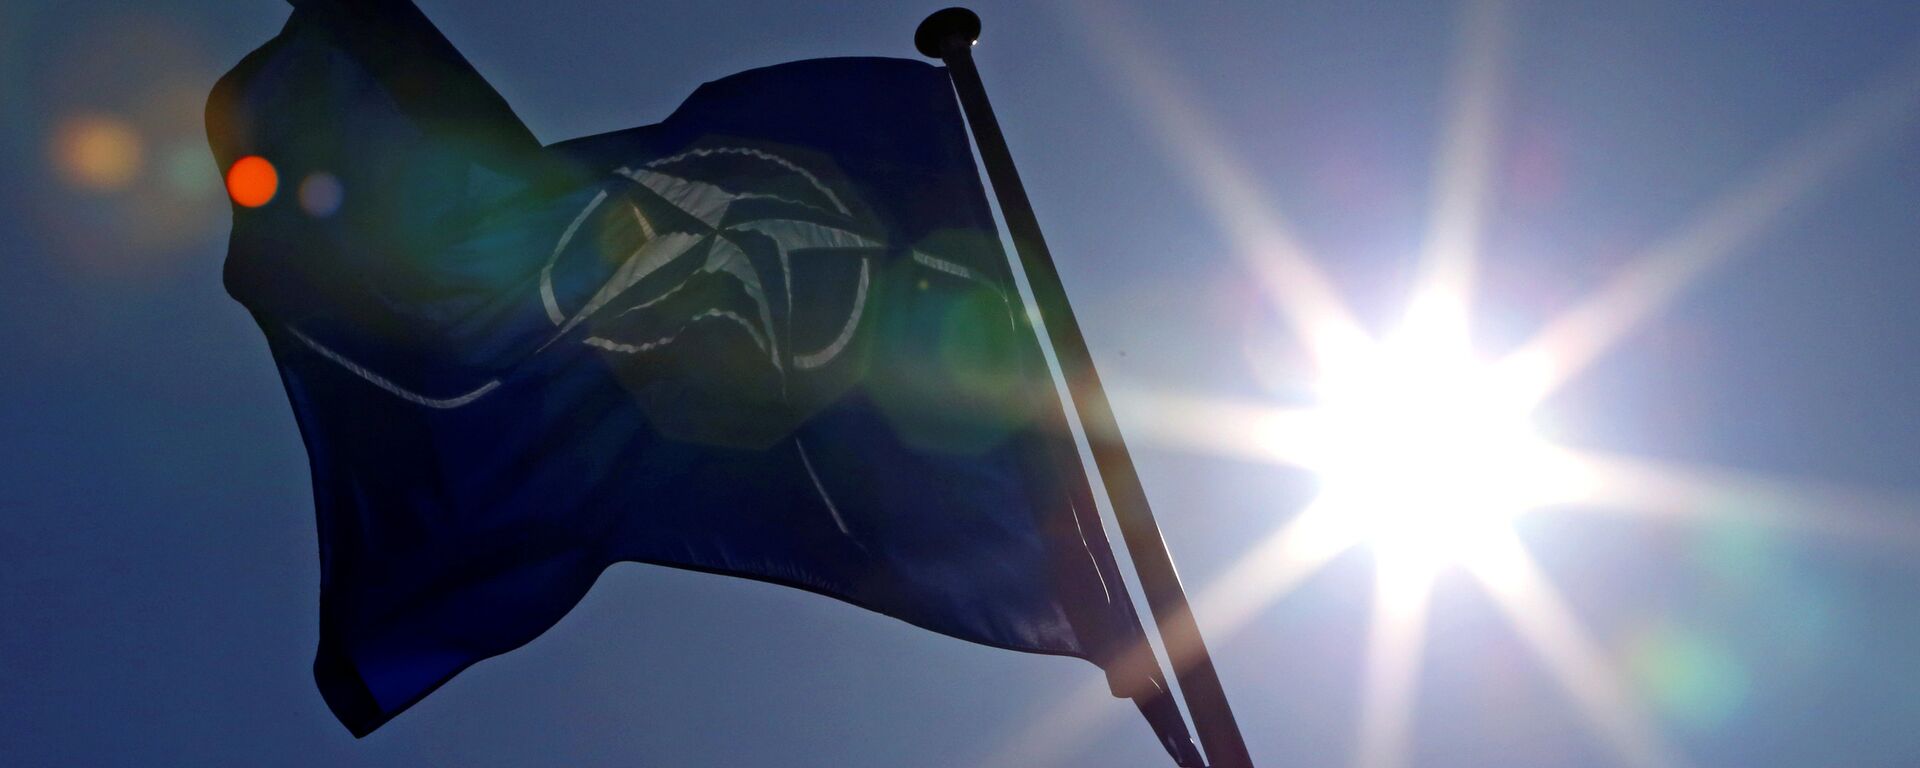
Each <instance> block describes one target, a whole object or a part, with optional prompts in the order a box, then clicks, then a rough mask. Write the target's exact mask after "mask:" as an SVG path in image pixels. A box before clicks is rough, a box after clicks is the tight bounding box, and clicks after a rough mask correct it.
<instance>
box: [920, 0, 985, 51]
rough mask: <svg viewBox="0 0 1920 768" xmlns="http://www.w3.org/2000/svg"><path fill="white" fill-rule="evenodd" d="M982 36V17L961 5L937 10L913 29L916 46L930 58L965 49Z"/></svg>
mask: <svg viewBox="0 0 1920 768" xmlns="http://www.w3.org/2000/svg"><path fill="white" fill-rule="evenodd" d="M979 39H980V17H979V16H976V15H974V13H973V11H969V10H967V9H965V8H960V7H957V6H956V7H953V8H946V9H943V10H938V11H934V12H933V15H931V16H928V17H927V18H926V20H925V21H922V22H920V28H919V29H916V30H914V31H913V47H915V48H918V49H919V50H920V55H922V56H925V57H927V58H930V59H944V58H946V57H947V54H949V53H953V52H956V51H964V50H966V49H967V48H969V47H972V45H973V43H974V41H976V40H979ZM950 46H957V47H950Z"/></svg>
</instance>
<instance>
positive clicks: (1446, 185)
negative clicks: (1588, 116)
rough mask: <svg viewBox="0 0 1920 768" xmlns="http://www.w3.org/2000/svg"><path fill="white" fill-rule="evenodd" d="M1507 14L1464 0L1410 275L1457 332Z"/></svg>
mask: <svg viewBox="0 0 1920 768" xmlns="http://www.w3.org/2000/svg"><path fill="white" fill-rule="evenodd" d="M1509 15H1510V9H1509V8H1508V3H1507V2H1505V0H1471V1H1470V2H1468V3H1466V5H1465V8H1464V9H1463V15H1462V18H1461V21H1460V23H1459V25H1458V28H1457V31H1456V34H1455V39H1454V51H1455V54H1454V57H1453V62H1452V64H1451V65H1450V66H1449V72H1448V74H1447V78H1446V83H1445V85H1444V88H1443V91H1442V93H1443V98H1442V103H1443V105H1444V108H1445V110H1446V114H1445V116H1444V118H1443V121H1444V122H1443V128H1442V136H1441V140H1440V144H1439V147H1438V149H1437V150H1436V151H1435V153H1434V169H1433V172H1434V190H1433V204H1432V205H1433V207H1432V211H1431V213H1430V214H1429V216H1428V224H1427V234H1426V240H1425V243H1424V245H1423V246H1422V248H1421V256H1420V265H1419V272H1418V274H1419V275H1420V279H1419V281H1418V283H1417V285H1419V286H1421V290H1422V291H1424V292H1426V293H1427V295H1425V296H1422V297H1419V298H1416V302H1424V301H1445V302H1448V303H1449V304H1450V305H1452V306H1450V307H1448V309H1449V310H1450V311H1451V312H1453V313H1454V314H1457V315H1459V317H1458V318H1457V320H1456V322H1457V323H1458V324H1459V325H1460V326H1462V327H1461V328H1459V329H1457V331H1456V332H1460V333H1464V331H1465V329H1464V325H1465V321H1466V317H1465V314H1466V309H1467V307H1468V306H1469V305H1470V304H1471V300H1472V295H1473V289H1472V284H1473V279H1474V269H1475V267H1474V262H1475V260H1476V259H1477V258H1478V253H1479V250H1480V239H1481V235H1482V231H1483V230H1484V226H1483V221H1484V218H1485V212H1486V207H1487V198H1488V194H1489V191H1490V185H1489V183H1488V180H1489V179H1490V178H1491V176H1492V171H1493V167H1494V163H1493V153H1494V148H1495V145H1496V144H1497V142H1498V141H1499V135H1500V131H1499V122H1500V121H1499V116H1500V112H1501V109H1500V104H1501V101H1502V98H1503V95H1504V91H1505V84H1506V63H1505V62H1506V56H1505V53H1506V40H1507V26H1508V17H1509Z"/></svg>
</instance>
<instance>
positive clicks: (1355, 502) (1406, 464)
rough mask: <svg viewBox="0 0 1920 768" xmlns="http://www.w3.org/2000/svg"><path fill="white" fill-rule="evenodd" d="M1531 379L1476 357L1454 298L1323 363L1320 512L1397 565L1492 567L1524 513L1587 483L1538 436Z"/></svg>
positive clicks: (1314, 422) (1311, 425) (1311, 451)
mask: <svg viewBox="0 0 1920 768" xmlns="http://www.w3.org/2000/svg"><path fill="white" fill-rule="evenodd" d="M1523 384H1524V382H1522V381H1520V380H1518V379H1517V378H1515V377H1514V375H1513V374H1512V373H1511V372H1510V370H1509V369H1507V368H1503V367H1500V366H1496V365H1493V364H1491V363H1488V362H1485V361H1483V360H1482V359H1480V358H1479V357H1478V356H1476V355H1475V354H1474V352H1473V349H1472V347H1471V344H1470V343H1469V340H1468V336H1467V333H1466V331H1465V320H1464V316H1463V313H1462V312H1460V311H1459V308H1458V303H1457V302H1454V301H1452V300H1450V299H1448V298H1447V297H1445V296H1438V297H1435V296H1429V297H1424V298H1422V299H1420V300H1417V301H1416V302H1415V303H1414V304H1413V307H1412V309H1410V310H1409V311H1408V313H1407V316H1406V319H1405V321H1404V322H1403V323H1402V324H1401V325H1400V326H1399V327H1398V328H1396V329H1395V330H1394V331H1393V332H1392V333H1390V334H1388V335H1386V336H1385V337H1383V338H1381V339H1379V340H1371V339H1356V340H1353V341H1351V342H1350V343H1349V344H1348V345H1347V347H1346V348H1345V349H1342V350H1339V351H1337V352H1336V353H1334V354H1332V355H1330V356H1328V359H1327V360H1325V361H1324V362H1323V370H1322V371H1321V375H1320V380H1319V382H1318V385H1317V390H1318V393H1317V403H1316V405H1315V407H1313V408H1312V409H1311V410H1309V411H1308V413H1307V415H1306V418H1305V419H1303V420H1302V421H1304V426H1305V427H1306V428H1307V429H1308V431H1309V433H1310V434H1309V436H1308V438H1307V439H1306V440H1304V441H1302V442H1303V443H1304V444H1305V447H1306V450H1305V451H1304V455H1303V457H1302V458H1303V459H1304V460H1303V462H1302V463H1303V464H1305V465H1306V467H1307V469H1309V470H1312V471H1313V472H1314V473H1315V474H1316V475H1317V476H1318V478H1319V482H1320V498H1319V503H1318V504H1317V505H1316V506H1317V507H1318V511H1319V513H1320V514H1322V515H1324V516H1325V517H1327V518H1330V519H1332V520H1335V521H1337V523H1336V524H1337V525H1338V526H1339V527H1341V528H1343V529H1344V532H1345V533H1346V538H1348V539H1350V540H1351V541H1353V542H1354V543H1356V544H1359V545H1362V546H1365V547H1367V548H1369V549H1370V550H1372V552H1373V555H1374V557H1375V558H1376V560H1377V561H1378V563H1379V565H1380V567H1381V568H1382V569H1383V570H1387V569H1391V570H1394V571H1398V572H1402V573H1407V574H1410V575H1416V574H1423V575H1432V574H1433V573H1434V572H1436V571H1438V570H1440V569H1443V568H1446V567H1448V566H1465V567H1469V568H1474V567H1479V566H1483V565H1485V563H1484V562H1482V561H1484V560H1486V559H1487V558H1489V557H1493V556H1495V555H1494V554H1493V553H1496V552H1498V551H1500V549H1499V546H1498V545H1499V544H1500V543H1501V542H1502V541H1504V540H1506V538H1507V537H1508V536H1510V535H1511V524H1512V521H1513V519H1514V518H1515V517H1516V516H1518V515H1520V514H1522V513H1523V512H1525V511H1527V510H1528V509H1531V508H1533V507H1535V506H1537V505H1539V504H1543V503H1545V502H1547V501H1548V500H1550V499H1552V498H1553V497H1555V496H1559V495H1561V492H1562V491H1563V490H1564V486H1565V485H1566V484H1568V483H1570V482H1572V481H1573V478H1570V477H1568V475H1567V473H1566V472H1565V471H1564V467H1562V466H1561V462H1558V461H1557V460H1556V458H1557V452H1556V450H1555V449H1554V448H1553V446H1551V445H1550V444H1549V443H1547V442H1546V441H1545V440H1543V439H1541V438H1540V436H1539V435H1538V434H1537V432H1536V430H1535V428H1534V425H1533V421H1532V414H1531V410H1532V408H1531V405H1530V403H1529V398H1527V397H1526V396H1525V389H1524V387H1523V386H1522V385H1523ZM1292 426H1294V427H1295V428H1298V427H1300V426H1302V424H1301V423H1299V422H1296V423H1295V424H1293V425H1292Z"/></svg>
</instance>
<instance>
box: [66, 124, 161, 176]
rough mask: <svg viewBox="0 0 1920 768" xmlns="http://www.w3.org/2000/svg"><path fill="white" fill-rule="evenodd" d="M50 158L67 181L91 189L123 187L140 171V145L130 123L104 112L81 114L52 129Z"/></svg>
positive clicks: (141, 153)
mask: <svg viewBox="0 0 1920 768" xmlns="http://www.w3.org/2000/svg"><path fill="white" fill-rule="evenodd" d="M52 152H53V162H54V166H55V167H56V168H57V169H58V170H59V172H60V175H61V176H62V177H63V178H64V179H65V180H66V181H67V183H69V184H71V185H73V186H75V187H78V188H80V189H83V190H88V191H92V192H112V191H117V190H121V189H125V188H126V187H127V186H128V185H130V184H132V183H133V182H134V180H135V179H136V178H137V177H138V176H139V175H140V167H141V163H142V155H143V152H142V147H141V141H140V135H139V134H138V133H135V132H134V130H133V126H131V125H128V124H127V123H126V122H125V121H123V120H120V119H119V118H115V117H109V116H106V115H85V116H81V117H76V118H72V119H69V120H67V121H65V122H64V123H62V124H61V125H60V127H59V129H58V130H57V131H56V132H55V133H54V138H53V147H52Z"/></svg>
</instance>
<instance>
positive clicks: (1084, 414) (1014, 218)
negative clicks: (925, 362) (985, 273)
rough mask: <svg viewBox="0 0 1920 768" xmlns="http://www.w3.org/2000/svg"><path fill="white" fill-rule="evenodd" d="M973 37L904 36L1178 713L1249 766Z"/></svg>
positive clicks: (953, 27)
mask: <svg viewBox="0 0 1920 768" xmlns="http://www.w3.org/2000/svg"><path fill="white" fill-rule="evenodd" d="M979 38H980V17H979V16H976V15H974V13H973V12H972V11H969V10H967V9H965V8H948V9H946V10H942V11H937V12H935V13H934V14H933V15H931V16H928V17H927V18H926V20H925V21H922V22H920V28H919V29H918V30H916V31H915V32H914V35H913V42H914V46H915V47H917V48H919V49H920V53H921V54H923V55H925V56H927V57H929V58H936V59H940V60H942V61H943V62H945V63H946V65H947V71H948V73H949V74H951V75H952V78H953V84H954V88H955V89H956V90H957V91H958V92H959V94H960V106H961V108H962V109H963V110H965V112H966V116H967V123H968V124H970V125H971V126H972V128H973V140H974V144H975V145H976V146H977V147H978V148H979V150H980V159H981V162H982V163H983V164H984V165H985V166H986V168H987V177H988V179H989V180H991V181H992V182H993V191H994V195H995V196H996V197H997V198H999V201H1000V213H1001V215H1002V216H1004V217H1005V218H1006V220H1007V229H1008V230H1009V232H1008V234H1010V235H1011V236H1012V237H1013V246H1014V250H1016V251H1017V252H1018V253H1019V255H1020V262H1021V264H1022V265H1023V266H1024V267H1025V268H1026V272H1027V282H1028V284H1029V285H1030V286H1031V287H1032V288H1033V296H1034V300H1035V302H1036V303H1037V304H1038V305H1039V308H1040V318H1041V320H1042V322H1044V323H1045V324H1046V328H1047V334H1048V336H1050V337H1051V338H1052V340H1053V349H1054V354H1055V356H1056V357H1058V359H1059V361H1060V369H1061V371H1062V372H1063V373H1064V374H1065V375H1066V377H1067V388H1068V391H1069V392H1071V393H1072V394H1073V403H1074V407H1075V410H1076V411H1077V412H1078V413H1079V415H1080V424H1081V425H1082V426H1083V427H1085V429H1086V431H1087V440H1088V442H1089V443H1090V444H1091V446H1092V449H1093V459H1094V463H1095V465H1096V466H1098V467H1099V468H1100V477H1101V479H1102V480H1103V481H1104V482H1105V484H1106V486H1107V497H1108V498H1109V499H1110V500H1111V501H1112V502H1113V513H1114V518H1115V520H1117V521H1118V522H1119V524H1120V535H1121V537H1122V538H1123V539H1125V540H1126V542H1127V553H1128V554H1129V555H1131V556H1132V558H1133V564H1134V569H1135V570H1136V571H1137V572H1138V573H1139V575H1140V586H1141V589H1142V590H1143V591H1144V592H1146V596H1147V606H1148V607H1149V608H1151V609H1152V610H1153V619H1154V623H1155V624H1156V625H1157V626H1158V627H1159V628H1160V638H1161V640H1162V642H1164V643H1166V648H1167V657H1168V658H1169V659H1170V660H1171V661H1172V662H1173V674H1174V678H1175V679H1176V680H1178V681H1179V682H1180V693H1181V695H1182V697H1184V698H1185V699H1186V702H1187V712H1188V714H1190V715H1191V716H1192V717H1193V725H1194V730H1195V732H1196V735H1198V736H1199V738H1200V746H1201V748H1202V749H1204V750H1205V751H1206V756H1207V762H1208V765H1210V766H1212V768H1252V766H1253V758H1252V757H1250V756H1249V755H1248V754H1247V745H1246V743H1245V742H1244V741H1242V739H1241V738H1240V726H1239V725H1238V724H1236V723H1235V722H1234V720H1233V710H1232V708H1230V707H1229V706H1228V705H1227V694H1226V691H1224V690H1222V689H1221V687H1220V676H1219V674H1218V673H1216V672H1215V671H1214V669H1213V658H1212V657H1211V656H1209V655H1208V654H1207V645H1206V642H1205V641H1203V640H1202V639H1201V638H1200V625H1199V624H1197V623H1196V622H1195V621H1194V618H1193V610H1192V609H1191V608H1190V607H1189V606H1188V604H1187V594H1186V591H1185V590H1183V589H1182V588H1181V587H1180V574H1179V573H1178V572H1177V571H1175V570H1174V567H1173V558H1172V557H1171V556H1170V555H1169V554H1168V553H1167V545H1166V542H1165V541H1163V540H1161V538H1160V527H1159V525H1158V524H1157V523H1155V522H1154V519H1153V510H1152V509H1151V508H1149V507H1148V506H1147V494H1146V491H1145V489H1143V488H1142V487H1141V486H1140V476H1139V474H1138V473H1136V472H1135V471H1134V468H1133V459H1132V457H1131V456H1129V455H1128V453H1127V446H1126V443H1125V442H1123V441H1122V440H1121V438H1120V425H1119V424H1118V423H1117V422H1116V421H1115V420H1114V416H1113V406H1112V405H1111V404H1109V403H1108V402H1107V393H1106V390H1104V389H1102V388H1101V386H1100V375H1099V373H1098V372H1096V371H1095V370H1094V367H1093V356H1092V354H1091V353H1089V352H1088V351H1087V340H1086V338H1085V337H1084V336H1082V335H1081V334H1080V323H1079V322H1078V321H1076V320H1075V319H1074V316H1073V309H1072V307H1070V306H1069V305H1068V304H1067V292H1066V288H1065V287H1064V286H1062V285H1061V282H1060V272H1059V270H1058V269H1057V268H1055V266H1054V263H1053V255H1052V253H1050V252H1049V251H1048V250H1047V243H1046V240H1045V239H1044V238H1042V237H1041V235H1040V222H1039V220H1038V219H1036V218H1035V217H1034V215H1033V206H1032V204H1031V203H1029V202H1028V201H1027V191H1026V187H1025V186H1023V185H1022V184H1021V183H1020V173H1019V171H1017V170H1015V169H1014V167H1013V155H1012V154H1011V153H1010V152H1008V150H1007V141H1006V138H1005V137H1004V136H1002V135H1001V133H1000V123H999V121H998V120H996V119H994V116H993V106H992V105H990V104H988V103H987V91H986V88H985V86H983V85H982V84H981V83H980V72H979V70H976V69H974V66H973V52H972V48H973V44H974V41H976V40H978V39H979Z"/></svg>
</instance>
